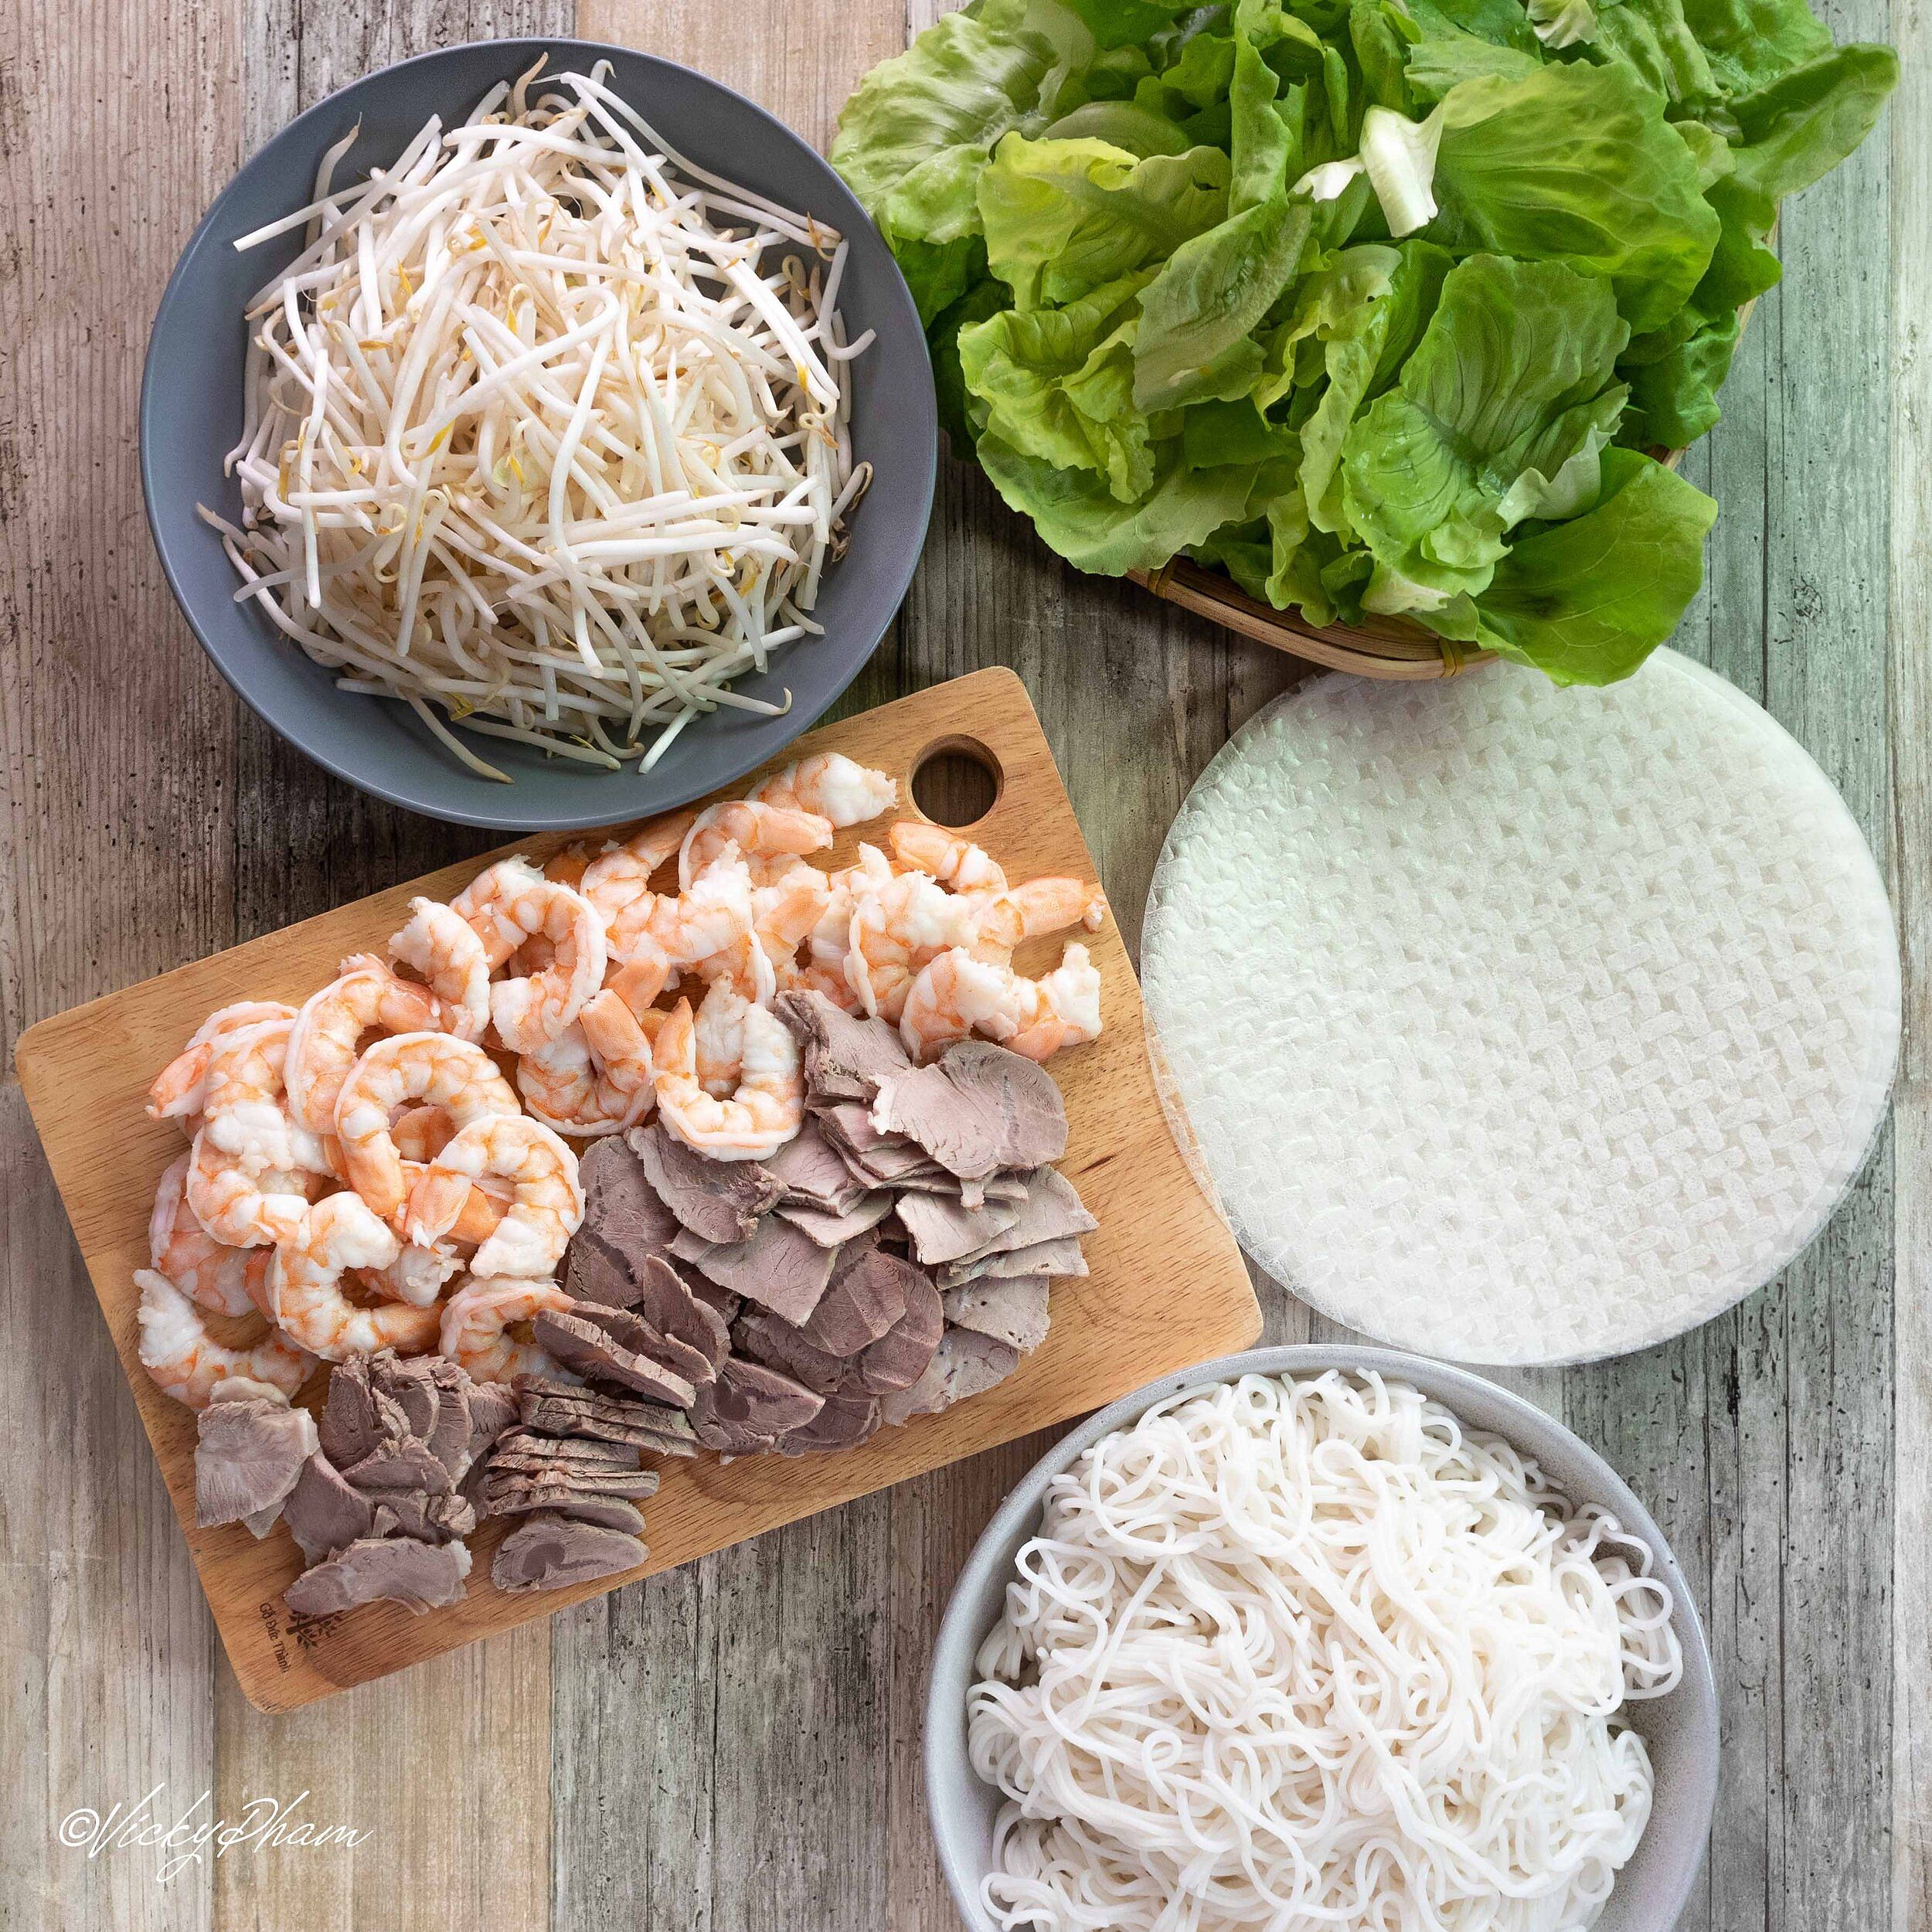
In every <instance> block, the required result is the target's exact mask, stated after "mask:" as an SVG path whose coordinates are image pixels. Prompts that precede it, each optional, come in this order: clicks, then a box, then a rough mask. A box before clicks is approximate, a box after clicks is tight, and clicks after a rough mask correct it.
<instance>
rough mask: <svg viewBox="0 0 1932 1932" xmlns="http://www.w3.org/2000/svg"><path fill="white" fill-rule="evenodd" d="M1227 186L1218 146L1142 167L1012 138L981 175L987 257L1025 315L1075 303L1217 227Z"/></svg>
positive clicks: (1123, 157) (1068, 146) (1084, 146)
mask: <svg viewBox="0 0 1932 1932" xmlns="http://www.w3.org/2000/svg"><path fill="white" fill-rule="evenodd" d="M1227 185H1228V158H1227V156H1226V155H1224V154H1223V153H1221V152H1220V151H1219V149H1217V148H1189V150H1188V151H1187V152H1186V153H1185V154H1182V155H1148V157H1147V158H1145V160H1143V159H1141V158H1139V157H1138V156H1137V155H1131V154H1129V153H1128V151H1127V150H1126V149H1124V148H1114V147H1110V146H1109V145H1107V143H1106V142H1105V141H1088V140H1080V141H1029V140H1027V139H1026V138H1024V137H1023V136H1022V135H1019V134H1009V135H1008V136H1007V137H1006V138H1005V140H1003V141H1001V143H1000V144H999V146H998V148H997V149H996V150H995V153H994V155H993V158H992V162H991V163H990V164H989V165H988V166H987V167H986V168H985V170H984V171H983V172H981V175H980V178H979V191H978V193H979V212H980V219H981V224H982V226H983V227H984V229H985V236H986V255H987V260H988V264H989V265H990V267H992V272H993V273H994V274H995V275H997V276H998V277H1000V279H1001V280H1002V281H1004V282H1005V283H1006V284H1008V285H1009V287H1011V288H1012V291H1013V298H1014V300H1015V302H1016V303H1017V304H1019V306H1020V307H1021V308H1038V307H1039V306H1040V305H1041V304H1043V303H1052V302H1065V301H1075V300H1077V298H1080V296H1082V295H1084V294H1086V293H1087V291H1089V290H1090V289H1094V288H1097V287H1100V284H1102V283H1104V282H1109V281H1113V280H1114V278H1115V277H1117V276H1121V275H1124V274H1128V273H1130V272H1131V270H1134V269H1137V268H1138V267H1141V265H1142V264H1144V263H1146V262H1150V261H1160V260H1165V259H1166V258H1167V257H1168V256H1170V255H1172V253H1173V252H1174V251H1175V249H1176V248H1178V247H1180V246H1181V245H1182V244H1183V243H1185V242H1186V241H1187V240H1188V239H1189V237H1190V236H1195V235H1198V234H1199V233H1202V231H1203V230H1209V229H1211V228H1213V226H1215V224H1216V223H1218V222H1219V221H1220V220H1221V219H1222V218H1223V216H1224V215H1225V214H1226V210H1227Z"/></svg>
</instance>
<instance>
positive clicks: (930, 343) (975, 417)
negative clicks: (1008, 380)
mask: <svg viewBox="0 0 1932 1932" xmlns="http://www.w3.org/2000/svg"><path fill="white" fill-rule="evenodd" d="M1012 305H1013V294H1012V290H1011V289H1009V287H1007V286H1006V284H1005V283H1004V282H1002V281H999V280H998V278H997V277H994V276H992V275H988V276H987V277H985V278H984V279H983V280H981V281H978V282H977V283H975V284H974V285H973V287H971V288H969V289H968V291H966V293H965V294H964V295H962V296H961V298H959V300H958V301H956V302H954V304H952V305H951V307H950V308H947V309H946V310H945V311H944V312H943V313H942V314H941V315H940V316H939V317H938V318H937V319H936V320H935V321H933V322H932V323H931V324H930V325H929V326H928V328H927V331H926V344H927V349H928V350H929V352H930V354H931V356H932V359H933V393H934V399H935V400H937V403H938V405H939V427H940V428H941V429H943V430H944V431H945V432H946V434H947V438H948V439H949V440H950V441H951V444H952V446H953V454H954V455H955V456H958V457H969V456H971V454H972V453H973V445H974V444H975V443H976V442H978V440H979V432H980V430H981V429H982V428H983V427H985V413H986V405H985V403H982V402H981V401H980V400H979V399H978V397H977V396H974V395H972V394H971V393H969V392H968V389H967V387H966V378H965V376H964V374H963V373H962V372H961V369H960V366H959V338H960V335H961V332H962V331H964V330H965V329H967V328H971V326H972V325H973V324H974V323H975V322H983V321H985V320H986V319H987V318H988V316H992V315H998V314H999V313H1000V311H1002V309H1008V308H1012Z"/></svg>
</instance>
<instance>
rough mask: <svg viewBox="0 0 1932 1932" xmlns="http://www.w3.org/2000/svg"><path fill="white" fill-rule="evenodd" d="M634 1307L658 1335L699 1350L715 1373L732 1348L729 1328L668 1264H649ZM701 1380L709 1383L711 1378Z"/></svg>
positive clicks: (653, 1261) (717, 1313) (661, 1262)
mask: <svg viewBox="0 0 1932 1932" xmlns="http://www.w3.org/2000/svg"><path fill="white" fill-rule="evenodd" d="M634 1306H635V1308H636V1311H637V1312H638V1315H640V1316H641V1318H643V1319H644V1320H645V1321H648V1323H649V1324H650V1325H651V1327H652V1328H655V1330H656V1331H657V1332H658V1334H659V1335H662V1336H663V1337H664V1338H665V1339H666V1340H667V1341H671V1342H681V1343H682V1344H683V1345H685V1347H686V1348H689V1349H695V1350H696V1351H697V1352H698V1353H699V1355H701V1356H702V1358H703V1359H704V1360H705V1361H706V1362H707V1363H709V1366H710V1369H711V1371H712V1372H713V1373H715V1372H716V1369H717V1367H718V1365H719V1362H723V1360H724V1359H725V1355H726V1352H727V1351H728V1350H729V1349H730V1346H731V1330H730V1323H729V1322H727V1321H726V1320H725V1319H724V1318H723V1316H722V1315H719V1312H718V1311H717V1310H716V1308H713V1307H712V1306H711V1304H709V1302H707V1301H699V1299H698V1298H697V1297H696V1295H695V1294H692V1291H691V1284H690V1283H689V1282H688V1281H686V1280H685V1278H684V1277H683V1275H682V1274H680V1273H679V1270H677V1269H675V1268H674V1267H672V1265H671V1264H670V1263H669V1262H668V1261H659V1260H651V1261H650V1262H649V1263H648V1264H646V1266H645V1271H644V1273H643V1274H642V1275H641V1276H640V1277H639V1278H638V1298H637V1301H636V1303H635V1304H634ZM672 1366H673V1367H675V1366H676V1364H675V1362H674V1363H673V1364H672ZM692 1379H694V1380H696V1379H699V1378H697V1377H693V1378H692ZM702 1379H703V1380H705V1381H709V1379H710V1375H709V1374H707V1375H706V1376H703V1377H702Z"/></svg>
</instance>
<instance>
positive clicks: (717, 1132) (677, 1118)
mask: <svg viewBox="0 0 1932 1932" xmlns="http://www.w3.org/2000/svg"><path fill="white" fill-rule="evenodd" d="M742 1051H743V1060H742V1064H741V1066H740V1073H739V1080H738V1086H737V1090H736V1092H735V1093H734V1094H733V1095H732V1096H731V1097H730V1098H729V1099H728V1100H720V1099H719V1098H718V1097H716V1095H713V1094H707V1093H706V1091H705V1090H704V1086H703V1083H702V1081H700V1080H699V1078H698V1040H697V1029H696V1024H695V1023H694V1022H693V1021H692V1015H691V1002H689V1000H679V1002H678V1004H677V1005H676V1007H675V1009H674V1010H673V1011H672V1015H671V1017H670V1018H669V1019H668V1020H666V1021H665V1023H664V1025H663V1026H662V1027H661V1028H659V1029H658V1038H657V1043H656V1046H655V1059H656V1061H657V1065H658V1073H657V1088H658V1112H659V1113H660V1114H662V1116H663V1117H664V1122H665V1125H666V1126H667V1127H668V1128H670V1130H671V1131H672V1133H674V1134H676V1135H677V1137H678V1138H679V1140H681V1141H683V1142H684V1143H685V1145H686V1146H688V1147H694V1148H696V1149H697V1150H698V1151H699V1153H701V1154H708V1155H710V1157H711V1158H712V1159H713V1160H714V1161H755V1160H759V1159H761V1158H763V1157H764V1155H767V1154H774V1153H776V1152H777V1150H778V1149H779V1148H781V1147H783V1146H784V1144H785V1143H786V1141H789V1140H790V1139H791V1138H792V1136H793V1135H794V1134H796V1133H797V1132H798V1125H799V1123H800V1121H801V1120H802V1119H803V1118H804V1097H805V1083H804V1075H803V1073H801V1070H800V1068H799V1063H798V1043H797V1042H796V1041H795V1040H794V1039H793V1038H792V1036H791V1029H790V1028H789V1027H787V1026H786V1025H785V1023H784V1021H783V1020H781V1019H779V1018H778V1016H777V1014H775V1013H774V1012H770V1010H769V1009H767V1008H766V1007H763V1006H751V1007H747V1009H746V1010H745V1018H744V1037H743V1049H742Z"/></svg>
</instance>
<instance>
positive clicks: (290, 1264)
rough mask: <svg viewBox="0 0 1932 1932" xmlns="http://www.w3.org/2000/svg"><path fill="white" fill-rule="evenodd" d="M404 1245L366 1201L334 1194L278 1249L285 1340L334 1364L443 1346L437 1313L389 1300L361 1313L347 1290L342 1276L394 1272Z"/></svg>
mask: <svg viewBox="0 0 1932 1932" xmlns="http://www.w3.org/2000/svg"><path fill="white" fill-rule="evenodd" d="M401 1249H402V1243H400V1242H399V1241H398V1240H396V1236H395V1235H394V1233H392V1232H391V1230H389V1226H387V1224H386V1223H385V1222H384V1221H383V1219H382V1217H381V1216H379V1215H378V1214H376V1213H374V1212H373V1211H372V1209H371V1208H370V1207H369V1203H368V1202H366V1201H365V1200H363V1199H362V1197H361V1196H359V1195H356V1194H349V1193H342V1194H332V1195H331V1196H329V1197H328V1199H327V1200H325V1201H318V1202H316V1203H315V1206H314V1207H312V1208H311V1209H309V1212H308V1219H307V1220H306V1221H304V1223H303V1224H302V1226H301V1231H300V1233H298V1234H297V1235H296V1236H294V1238H293V1239H292V1240H287V1241H284V1242H283V1243H282V1244H281V1247H278V1248H277V1249H276V1250H275V1261H274V1267H271V1268H270V1270H269V1271H268V1312H269V1315H270V1319H271V1320H273V1321H274V1322H275V1323H276V1325H277V1326H278V1327H279V1328H281V1330H282V1331H283V1332H284V1333H285V1334H287V1335H291V1336H293V1337H294V1339H295V1340H296V1341H298V1342H300V1343H301V1345H302V1346H303V1347H304V1348H305V1349H310V1350H312V1351H313V1352H315V1354H317V1355H323V1356H325V1357H326V1358H327V1359H328V1360H329V1361H331V1362H341V1361H343V1360H345V1359H346V1358H347V1357H349V1356H350V1355H365V1354H368V1353H370V1352H372V1351H373V1350H375V1349H396V1351H397V1352H399V1353H400V1354H403V1355H420V1354H421V1353H422V1352H423V1350H424V1349H432V1348H434V1346H435V1345H436V1335H437V1325H438V1321H439V1318H438V1316H437V1311H436V1310H435V1309H434V1308H418V1307H417V1306H415V1305H414V1304H412V1303H410V1302H408V1301H383V1302H379V1303H378V1304H376V1306H375V1307H374V1308H359V1307H358V1306H357V1305H356V1304H355V1303H354V1302H353V1301H350V1300H349V1297H348V1296H347V1295H346V1294H344V1293H343V1291H342V1277H343V1276H344V1275H345V1274H349V1273H350V1272H352V1271H355V1272H357V1273H361V1274H374V1273H376V1272H378V1271H379V1270H383V1269H385V1268H388V1267H392V1266H393V1264H395V1262H396V1258H397V1257H398V1255H399V1254H400V1252H401Z"/></svg>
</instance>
